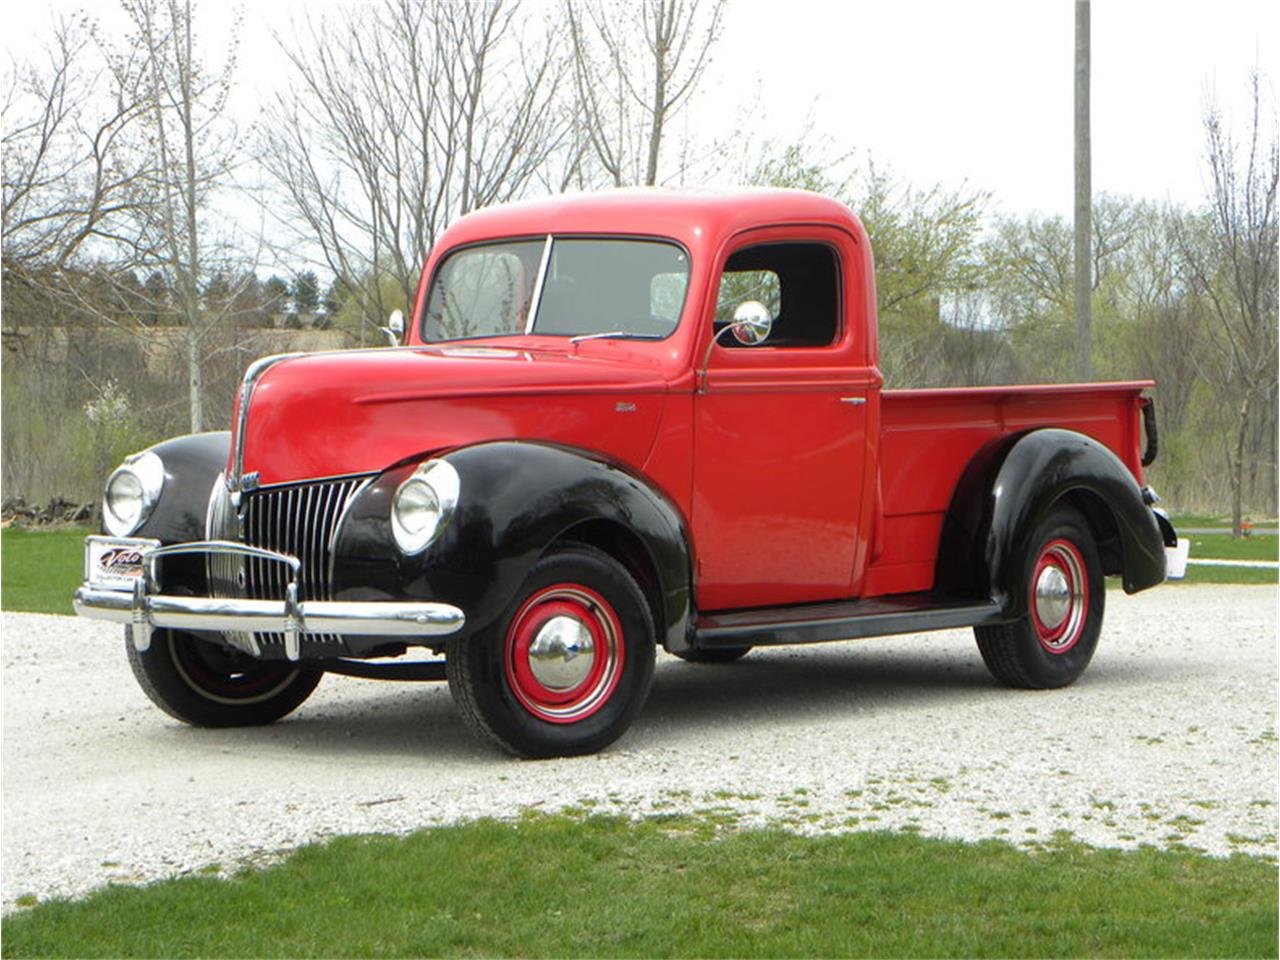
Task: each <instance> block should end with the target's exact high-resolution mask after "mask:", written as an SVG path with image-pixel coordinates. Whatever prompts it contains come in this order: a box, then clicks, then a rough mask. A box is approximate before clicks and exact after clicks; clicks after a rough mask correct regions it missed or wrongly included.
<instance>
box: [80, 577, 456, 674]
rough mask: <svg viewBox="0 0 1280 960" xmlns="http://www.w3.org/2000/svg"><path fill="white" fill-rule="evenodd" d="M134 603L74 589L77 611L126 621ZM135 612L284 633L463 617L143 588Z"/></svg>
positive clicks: (367, 629) (384, 631)
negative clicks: (157, 591) (294, 624)
mask: <svg viewBox="0 0 1280 960" xmlns="http://www.w3.org/2000/svg"><path fill="white" fill-rule="evenodd" d="M138 582H139V583H141V582H142V581H141V580H139V581H138ZM134 603H135V595H134V593H132V592H130V591H128V590H106V589H102V588H99V587H90V586H88V585H87V584H86V585H84V586H81V587H80V588H79V589H78V590H77V591H76V594H75V600H74V606H75V610H76V613H78V614H79V615H80V616H82V617H89V618H91V619H95V620H110V621H112V622H114V623H126V624H131V623H134V622H135V614H134ZM139 616H140V617H141V618H143V620H144V621H145V623H146V624H148V625H150V626H152V627H172V628H175V629H180V630H216V631H223V630H241V631H247V632H255V633H284V634H287V633H288V632H289V628H290V622H291V620H293V621H300V622H298V623H297V631H298V633H301V634H308V633H337V634H343V635H347V636H396V637H443V636H448V635H450V634H453V633H457V632H458V631H459V630H461V629H462V627H463V625H464V624H465V623H466V617H465V616H464V615H463V613H462V611H461V610H460V609H458V608H457V607H455V606H453V605H451V604H447V603H393V602H383V601H337V600H308V601H304V602H302V603H298V604H296V606H294V607H293V610H292V616H291V611H290V605H289V604H288V603H287V602H286V601H281V600H224V599H219V598H216V597H176V596H164V595H149V596H148V595H146V594H145V589H144V590H143V597H142V600H141V610H140V612H139ZM295 659H296V657H295Z"/></svg>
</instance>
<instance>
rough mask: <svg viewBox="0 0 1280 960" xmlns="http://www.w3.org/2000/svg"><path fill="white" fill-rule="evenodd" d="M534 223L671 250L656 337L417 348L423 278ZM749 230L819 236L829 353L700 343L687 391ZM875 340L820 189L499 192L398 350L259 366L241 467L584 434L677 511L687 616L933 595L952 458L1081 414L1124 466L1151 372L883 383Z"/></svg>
mask: <svg viewBox="0 0 1280 960" xmlns="http://www.w3.org/2000/svg"><path fill="white" fill-rule="evenodd" d="M547 233H553V234H557V235H566V234H576V235H584V234H585V235H604V236H618V235H626V236H649V237H661V238H667V239H672V240H675V241H677V242H679V243H681V244H683V245H684V247H685V248H686V249H687V250H688V251H689V256H690V275H689V286H688V293H687V296H686V300H685V308H684V313H683V316H682V318H681V322H680V325H679V327H678V328H677V329H676V331H675V332H674V333H673V334H672V335H671V336H670V337H668V338H667V339H666V340H662V341H640V340H594V341H587V342H583V343H580V344H577V345H571V344H570V343H569V342H568V340H567V339H565V338H562V337H549V336H536V335H535V336H526V335H517V336H510V337H493V338H488V339H483V340H469V341H465V342H461V341H460V342H457V343H455V344H453V345H430V346H428V345H424V344H423V343H422V342H421V338H420V335H419V319H420V316H421V311H422V302H423V298H424V296H425V292H426V289H427V285H428V280H429V278H430V276H431V274H432V271H433V270H434V269H435V265H436V263H437V262H439V260H440V259H441V258H442V257H443V256H444V255H445V254H446V253H447V252H448V251H449V250H451V249H452V248H454V247H456V246H458V245H460V244H467V243H475V242H481V241H485V240H494V239H499V238H510V237H520V236H524V237H539V236H544V235H546V234H547ZM765 240H768V241H776V240H820V241H822V242H826V243H829V244H831V245H832V246H834V247H835V248H836V250H837V253H838V255H839V257H840V261H841V282H842V284H843V289H842V291H841V296H840V304H841V311H842V327H841V333H840V336H839V339H838V341H837V342H836V343H835V344H833V345H831V346H829V347H824V348H804V349H790V348H774V347H757V348H753V349H749V350H748V349H733V350H729V349H725V348H723V347H720V346H716V347H714V348H712V350H711V359H710V363H709V366H708V375H707V377H706V383H705V392H699V390H698V389H697V388H698V377H697V373H698V371H699V370H700V369H701V365H702V358H703V357H704V356H705V355H706V352H707V346H708V344H709V343H710V341H711V335H712V328H711V317H712V316H713V315H714V309H715V296H716V290H717V287H718V283H719V276H720V272H721V269H722V267H723V265H724V262H725V260H726V259H727V257H728V256H729V254H730V253H732V252H733V251H734V250H735V249H737V248H739V247H741V246H743V245H745V244H747V243H755V242H761V241H765ZM608 306H609V305H608V304H607V303H606V304H601V309H602V310H605V311H607V309H608ZM876 350H877V331H876V314H875V285H874V277H873V272H872V259H871V250H870V246H869V244H868V242H867V239H866V234H865V232H864V231H863V229H862V226H861V224H860V223H859V222H858V220H857V218H856V217H854V215H853V214H852V213H851V212H850V211H849V210H848V209H847V208H846V207H844V206H843V205H841V204H839V203H836V202H835V201H832V200H829V199H826V198H823V197H818V196H815V195H813V194H808V193H803V192H797V191H781V190H766V191H756V192H747V193H743V192H736V193H729V194H715V193H707V194H689V193H668V192H664V191H656V190H646V191H614V192H609V193H603V194H598V195H593V196H587V197H561V198H555V199H551V200H544V201H537V202H533V203H525V204H514V205H510V206H505V207H495V208H490V209H488V210H484V211H480V212H478V213H475V214H472V215H470V216H467V217H464V218H463V219H461V220H460V221H458V222H457V223H456V224H454V225H453V226H452V227H450V229H449V230H448V231H446V233H445V234H444V236H443V237H442V238H441V240H440V242H439V243H438V244H437V246H436V248H435V250H434V251H433V253H432V256H431V258H430V259H429V260H428V262H427V264H426V266H425V269H424V273H423V282H422V283H421V284H420V286H419V291H418V297H417V306H416V309H415V316H414V321H413V323H412V324H411V328H410V332H409V344H408V346H406V347H402V348H400V349H396V350H388V349H381V350H365V351H347V352H341V353H332V354H316V355H310V356H307V357H303V358H299V359H295V360H288V361H284V362H282V363H279V364H277V365H276V366H274V367H272V368H270V369H269V370H268V371H267V372H266V374H265V375H264V376H263V378H262V379H261V381H260V382H259V385H258V388H257V390H256V391H255V393H254V396H253V399H252V402H251V408H250V413H249V418H248V428H247V436H246V444H245V461H244V464H245V465H244V469H245V470H246V471H255V470H256V471H258V472H259V474H260V482H261V483H263V484H273V483H284V482H291V481H298V480H305V479H313V478H318V477H327V476H336V475H343V474H351V473H364V472H372V471H376V470H381V469H384V468H385V467H387V466H389V465H390V464H392V463H395V462H397V461H399V460H403V459H405V458H407V457H412V456H416V455H420V454H428V453H431V452H434V451H437V450H442V449H446V448H450V447H455V446H460V445H464V444H470V443H477V442H481V441H485V440H498V439H523V440H545V441H552V442H556V443H562V444H566V445H569V446H574V447H579V448H582V449H584V450H588V451H592V452H594V453H598V454H601V455H604V456H606V457H609V458H610V459H612V460H615V461H617V462H619V463H621V464H623V465H625V466H627V467H629V468H631V469H632V470H634V471H636V472H637V473H640V474H643V475H644V476H645V477H646V478H647V479H648V480H649V482H651V483H653V484H654V485H655V486H657V487H658V488H660V489H661V490H663V491H664V492H665V493H666V494H667V495H668V496H669V497H670V498H671V500H672V501H673V502H674V503H675V504H676V505H677V506H678V508H679V509H680V510H681V511H682V512H683V514H684V518H685V521H686V525H687V528H688V529H689V530H690V531H691V534H692V538H693V547H694V552H695V560H696V573H695V577H696V599H697V603H698V606H699V607H700V608H701V609H703V610H716V609H725V608H732V607H742V606H769V605H776V604H785V603H797V602H804V601H816V600H824V599H837V598H844V597H850V596H872V595H879V594H886V593H900V592H909V591H916V590H926V589H929V588H930V587H931V586H932V583H933V564H934V557H935V554H936V551H937V547H938V537H939V532H940V530H941V525H942V517H943V514H944V512H945V510H946V507H947V504H948V502H949V500H950V496H951V493H952V491H953V490H954V488H955V484H956V482H957V480H958V479H959V476H960V473H961V471H962V470H963V469H964V467H965V465H966V464H967V463H968V462H969V459H970V458H971V457H972V455H973V454H974V452H976V451H977V450H978V448H979V447H980V446H981V445H982V444H983V443H985V442H986V441H987V440H989V439H991V438H993V437H996V436H1000V435H1003V434H1006V433H1009V432H1013V431H1018V430H1025V429H1029V428H1032V427H1042V426H1059V427H1065V428H1068V429H1072V430H1078V431H1080V432H1082V433H1085V434H1087V435H1089V436H1091V437H1094V438H1095V439H1097V440H1099V441H1100V442H1102V443H1104V444H1105V445H1106V446H1108V447H1109V448H1111V449H1112V450H1113V451H1115V452H1116V453H1117V454H1118V455H1119V456H1120V457H1121V459H1122V460H1123V461H1124V462H1125V463H1126V464H1127V465H1128V466H1129V468H1130V469H1131V470H1132V471H1133V473H1134V475H1135V477H1137V478H1139V480H1140V479H1141V467H1140V466H1139V456H1140V445H1141V436H1140V427H1139V409H1138V404H1139V397H1140V394H1141V392H1142V390H1143V389H1145V388H1147V387H1150V386H1151V385H1152V384H1150V383H1147V382H1139V383H1124V384H1082V385H1075V384H1071V385H1062V386H1027V387H1001V388H965V389H950V390H902V391H884V392H882V391H881V389H880V383H881V378H880V373H879V371H878V369H877V368H876V366H875V363H876ZM845 397H859V398H865V399H866V403H865V404H863V405H860V406H855V405H852V404H847V403H843V402H841V398H845ZM632 406H634V409H631V407H632ZM464 495H465V494H464Z"/></svg>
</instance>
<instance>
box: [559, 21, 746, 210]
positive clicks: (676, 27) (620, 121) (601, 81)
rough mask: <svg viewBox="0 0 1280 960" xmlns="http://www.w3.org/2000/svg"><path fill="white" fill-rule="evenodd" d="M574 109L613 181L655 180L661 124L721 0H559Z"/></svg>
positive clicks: (697, 63) (687, 83)
mask: <svg viewBox="0 0 1280 960" xmlns="http://www.w3.org/2000/svg"><path fill="white" fill-rule="evenodd" d="M565 5H566V12H567V14H568V20H569V34H570V37H571V39H572V41H573V54H574V56H573V64H574V81H575V88H576V91H577V96H578V112H579V115H580V117H581V121H582V123H584V124H585V125H586V128H587V132H588V137H589V140H590V144H591V149H592V152H593V154H594V155H595V158H596V160H597V161H598V162H599V164H600V167H601V169H602V170H603V171H604V172H605V174H606V175H607V176H608V178H609V180H610V182H612V183H613V184H614V185H615V186H623V185H624V184H644V185H646V186H653V185H654V184H656V183H657V182H658V179H659V168H660V166H661V161H662V145H663V138H664V135H665V133H666V130H667V125H668V124H669V123H670V122H671V121H672V119H673V118H674V117H675V116H676V115H677V114H678V113H679V112H680V111H681V109H683V108H684V106H685V105H686V104H687V103H688V101H689V98H690V97H691V96H692V95H693V93H694V91H695V90H696V89H697V87H698V83H699V81H701V79H702V76H703V74H704V73H705V72H706V69H707V65H708V64H709V63H710V61H711V50H712V48H713V47H714V46H715V43H716V41H717V40H718V39H719V37H720V32H721V29H722V27H723V24H724V10H725V0H633V2H621V0H565Z"/></svg>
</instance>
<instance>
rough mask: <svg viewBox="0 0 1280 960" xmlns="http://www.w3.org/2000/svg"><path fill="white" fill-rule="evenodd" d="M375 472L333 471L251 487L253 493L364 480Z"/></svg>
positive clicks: (374, 475) (370, 477) (373, 475)
mask: <svg viewBox="0 0 1280 960" xmlns="http://www.w3.org/2000/svg"><path fill="white" fill-rule="evenodd" d="M377 476H378V474H377V473H369V472H368V471H364V470H362V471H360V472H359V473H335V474H332V475H330V476H327V477H304V478H302V479H301V480H280V481H279V482H277V483H264V484H260V485H259V486H256V487H254V488H253V492H254V493H271V492H272V491H273V490H283V489H284V488H285V487H300V486H302V485H304V484H308V483H338V482H339V481H342V480H365V479H375V478H376V477H377Z"/></svg>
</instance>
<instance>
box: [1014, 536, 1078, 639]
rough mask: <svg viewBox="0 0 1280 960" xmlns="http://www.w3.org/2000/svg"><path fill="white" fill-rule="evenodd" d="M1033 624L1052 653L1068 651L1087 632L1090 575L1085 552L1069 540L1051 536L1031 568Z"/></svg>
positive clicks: (1038, 636)
mask: <svg viewBox="0 0 1280 960" xmlns="http://www.w3.org/2000/svg"><path fill="white" fill-rule="evenodd" d="M1029 606H1030V607H1031V624H1032V626H1033V627H1034V628H1035V631H1036V639H1038V640H1039V641H1040V646H1042V647H1043V648H1044V649H1045V650H1047V651H1048V652H1049V653H1054V654H1061V653H1066V652H1067V651H1068V650H1070V649H1071V648H1072V647H1074V646H1075V645H1076V644H1077V643H1078V642H1079V641H1080V638H1081V637H1082V636H1084V627H1085V623H1086V622H1087V621H1088V619H1089V617H1088V614H1089V576H1088V570H1087V568H1086V567H1085V563H1084V556H1083V555H1082V554H1081V553H1080V549H1079V548H1078V547H1077V546H1076V545H1075V544H1074V543H1072V542H1071V541H1070V540H1050V541H1049V542H1048V543H1046V544H1045V545H1044V547H1043V548H1042V549H1041V551H1040V555H1039V556H1038V557H1037V558H1036V562H1035V566H1034V567H1032V570H1031V590H1030V603H1029Z"/></svg>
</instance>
